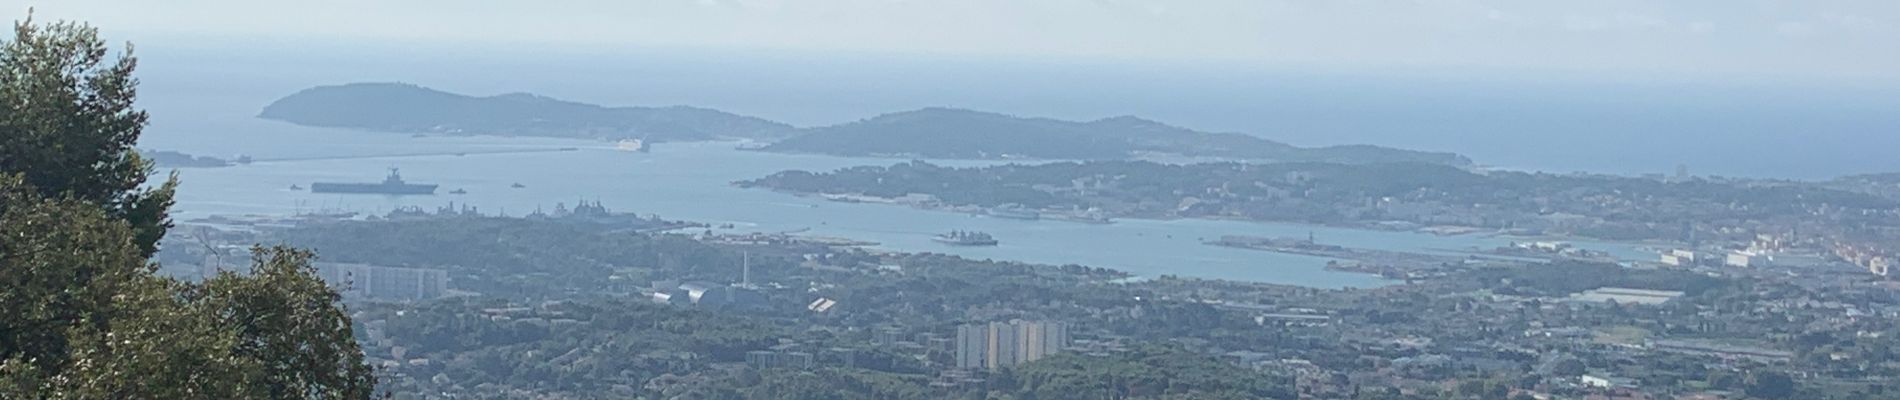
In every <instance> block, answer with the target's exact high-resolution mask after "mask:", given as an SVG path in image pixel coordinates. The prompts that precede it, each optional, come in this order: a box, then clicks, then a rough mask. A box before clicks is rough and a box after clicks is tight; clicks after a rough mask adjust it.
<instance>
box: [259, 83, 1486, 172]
mask: <svg viewBox="0 0 1900 400" xmlns="http://www.w3.org/2000/svg"><path fill="white" fill-rule="evenodd" d="M258 117H260V118H265V119H272V120H278V121H284V122H289V123H293V124H298V125H304V126H316V127H330V128H350V129H362V130H371V131H383V132H399V133H420V134H451V135H504V136H541V137H564V138H586V139H606V140H618V139H640V140H643V141H648V142H662V141H702V140H729V139H745V140H756V141H763V142H773V143H771V144H770V145H767V146H764V147H762V148H760V149H759V150H763V151H770V152H781V153H814V154H829V155H837V156H879V157H915V158H941V159H1071V160H1113V159H1133V158H1141V157H1145V156H1164V157H1167V156H1184V157H1203V158H1216V159H1224V160H1249V161H1292V162H1335V163H1348V164H1363V163H1382V162H1416V163H1429V164H1443V165H1454V166H1466V165H1470V164H1471V160H1470V159H1467V158H1465V157H1464V156H1460V155H1457V154H1452V153H1442V152H1426V151H1413V150H1403V149H1394V148H1388V147H1379V146H1370V145H1346V146H1327V147H1311V148H1308V147H1298V146H1293V145H1289V144H1286V143H1280V142H1275V141H1272V140H1267V139H1262V138H1259V137H1255V136H1250V135H1246V134H1240V133H1215V132H1202V131H1196V130H1192V129H1187V128H1182V127H1177V126H1173V125H1168V124H1164V123H1160V122H1155V121H1150V120H1146V119H1141V118H1137V117H1132V116H1122V117H1113V118H1105V119H1099V120H1094V121H1088V122H1075V121H1063V120H1056V119H1049V118H1026V117H1017V116H1012V115H1006V114H999V113H991V112H982V111H972V110H964V109H955V108H941V107H936V108H925V109H920V110H913V111H905V112H898V113H890V114H884V115H879V116H876V117H873V118H870V119H866V120H861V121H856V122H849V123H844V124H838V125H831V126H822V127H814V128H803V129H801V128H797V127H793V126H791V125H789V124H785V123H781V122H776V121H771V120H767V119H763V118H757V117H750V116H744V115H739V114H733V113H728V112H724V111H719V110H713V109H706V108H695V107H686V106H672V107H605V106H599V105H593V104H585V103H576V102H570V101H563V100H557V99H552V98H548V97H543V96H539V95H534V94H526V93H511V94H503V95H497V96H489V97H474V96H467V95H461V94H455V93H449V92H444V91H440V90H435V89H430V88H426V87H421V86H416V85H411V84H404V83H351V84H345V85H335V86H319V87H314V88H310V89H305V90H303V91H300V92H297V93H295V94H292V95H290V96H287V97H284V98H282V99H279V100H277V101H276V102H273V103H271V104H270V105H269V106H266V107H264V111H263V112H262V113H260V114H259V115H258Z"/></svg>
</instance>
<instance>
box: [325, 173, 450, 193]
mask: <svg viewBox="0 0 1900 400" xmlns="http://www.w3.org/2000/svg"><path fill="white" fill-rule="evenodd" d="M435 186H436V185H432V184H422V183H408V182H403V180H402V174H401V173H399V172H397V171H396V169H395V168H390V169H389V177H386V178H383V181H382V182H381V183H338V182H317V183H312V184H310V192H311V193H369V194H392V195H403V194H435Z"/></svg>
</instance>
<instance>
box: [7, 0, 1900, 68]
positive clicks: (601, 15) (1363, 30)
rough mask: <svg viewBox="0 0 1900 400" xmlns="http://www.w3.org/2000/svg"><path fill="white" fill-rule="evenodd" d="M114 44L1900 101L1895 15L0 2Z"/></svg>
mask: <svg viewBox="0 0 1900 400" xmlns="http://www.w3.org/2000/svg"><path fill="white" fill-rule="evenodd" d="M0 4H4V6H0V10H5V12H7V13H8V15H13V16H18V15H21V14H23V13H24V11H25V9H26V8H27V7H36V8H37V9H38V13H39V15H41V16H42V17H43V18H52V19H81V20H86V21H90V22H92V23H94V24H96V25H100V26H102V27H103V28H105V29H107V30H108V31H109V33H113V34H115V35H117V36H115V39H116V38H120V37H124V38H125V39H131V40H138V39H141V38H174V39H175V38H200V39H219V38H237V39H241V38H258V37H276V38H295V39H312V38H316V39H332V38H334V39H337V40H354V39H393V40H403V41H423V42H442V43H455V44H472V43H496V42H505V43H509V44H511V45H543V44H558V45H564V46H595V45H612V46H641V47H669V48H715V49H739V50H745V49H761V48H764V49H777V50H791V51H807V50H812V51H853V52H870V53H930V54H934V55H950V56H981V57H1006V58H1020V57H1036V58H1087V59H1109V60H1126V61H1136V62H1155V61H1161V62H1188V63H1199V64H1229V65H1237V66H1272V67H1292V68H1366V69H1407V68H1429V69H1445V68H1454V69H1455V68H1500V69H1512V70H1526V71H1549V72H1554V73H1602V74H1610V75H1621V76H1651V75H1653V76H1658V77H1692V78H1697V79H1723V80H1740V81H1797V82H1800V81H1827V82H1850V83H1852V82H1882V83H1892V82H1900V1H1896V0H1792V1H1768V0H1691V1H1661V0H1579V1H1564V0H1537V1H1517V0H1512V1H1488V0H1389V1H1377V0H1033V1H1026V0H943V1H926V0H822V1H820V0H811V1H784V0H645V1H641V0H538V1H501V0H401V1H392V0H323V1H308V0H303V1H274V0H165V1H151V0H124V1H107V0H0Z"/></svg>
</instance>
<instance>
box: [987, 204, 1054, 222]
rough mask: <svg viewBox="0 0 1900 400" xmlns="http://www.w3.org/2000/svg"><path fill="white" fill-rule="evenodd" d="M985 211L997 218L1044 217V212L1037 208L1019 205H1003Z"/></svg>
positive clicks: (1025, 218) (1027, 218) (1033, 218)
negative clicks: (1038, 210) (1037, 210)
mask: <svg viewBox="0 0 1900 400" xmlns="http://www.w3.org/2000/svg"><path fill="white" fill-rule="evenodd" d="M985 213H987V214H989V216H992V217H997V218H1008V219H1024V220H1037V219H1042V213H1039V212H1036V211H1035V210H1030V209H1027V208H1022V207H1019V206H1003V207H996V208H991V209H989V210H987V211H985Z"/></svg>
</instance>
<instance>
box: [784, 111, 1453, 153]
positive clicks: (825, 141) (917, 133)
mask: <svg viewBox="0 0 1900 400" xmlns="http://www.w3.org/2000/svg"><path fill="white" fill-rule="evenodd" d="M763 150H766V151H776V152H793V153H821V154H832V155H842V156H900V157H916V158H955V159H1009V158H1029V159H1075V160H1108V159H1129V158H1137V157H1141V156H1144V155H1166V156H1188V157H1213V158H1223V159H1235V160H1270V161H1322V162H1338V163H1355V164H1356V163H1375V162H1420V163H1431V164H1445V165H1469V164H1471V160H1469V159H1466V158H1465V157H1463V156H1460V155H1457V154H1452V153H1437V152H1423V151H1412V150H1402V149H1393V148H1386V147H1378V146H1366V145H1351V146H1329V147H1316V148H1303V147H1296V146H1293V145H1289V144H1286V143H1280V142H1275V141H1272V140H1267V139H1262V138H1259V137H1255V136H1250V135H1245V134H1239V133H1212V132H1201V131H1196V130H1192V129H1187V128H1182V127H1177V126H1172V125H1168V124H1163V123H1160V122H1155V121H1150V120H1146V119H1141V118H1137V117H1131V116H1123V117H1114V118H1106V119H1099V120H1094V121H1088V122H1074V121H1063V120H1056V119H1049V118H1025V117H1017V116H1012V115H1005V114H998V113H990V112H982V111H972V110H964V109H954V108H925V109H921V110H915V111H906V112H900V113H892V114H884V115H880V116H877V117H874V118H871V119H867V120H862V121H857V122H851V123H846V124H840V125H833V126H827V127H819V128H812V129H808V130H807V132H806V133H805V134H803V135H800V136H797V137H793V138H791V139H787V140H784V141H781V142H778V143H774V144H772V145H770V146H766V147H765V148H764V149H763Z"/></svg>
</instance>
